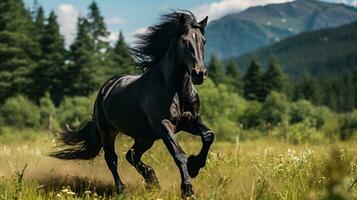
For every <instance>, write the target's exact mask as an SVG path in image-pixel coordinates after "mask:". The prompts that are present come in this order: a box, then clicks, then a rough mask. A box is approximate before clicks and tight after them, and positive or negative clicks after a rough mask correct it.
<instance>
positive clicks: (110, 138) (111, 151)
mask: <svg viewBox="0 0 357 200" xmlns="http://www.w3.org/2000/svg"><path fill="white" fill-rule="evenodd" d="M115 137H116V133H114V132H112V133H109V135H108V134H105V133H104V134H103V149H104V158H105V161H106V163H107V165H108V168H109V170H110V171H111V173H112V175H113V178H114V182H115V186H116V188H117V190H118V192H119V193H122V192H123V191H124V187H125V186H124V184H123V182H122V181H121V179H120V176H119V173H118V156H117V154H116V153H115Z"/></svg>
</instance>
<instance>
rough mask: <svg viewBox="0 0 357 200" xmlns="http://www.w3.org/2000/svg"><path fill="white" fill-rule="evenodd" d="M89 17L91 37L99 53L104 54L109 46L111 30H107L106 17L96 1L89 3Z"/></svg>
mask: <svg viewBox="0 0 357 200" xmlns="http://www.w3.org/2000/svg"><path fill="white" fill-rule="evenodd" d="M87 19H88V23H89V28H90V33H91V37H92V39H93V40H94V48H95V51H96V52H97V53H98V54H100V53H102V54H104V53H105V52H106V51H107V49H108V47H109V42H108V41H107V38H108V36H109V32H108V31H107V28H106V25H105V22H104V17H103V16H102V15H101V13H100V10H99V8H98V5H97V3H96V2H94V1H93V2H92V3H91V4H90V5H89V14H88V17H87ZM99 56H103V55H99Z"/></svg>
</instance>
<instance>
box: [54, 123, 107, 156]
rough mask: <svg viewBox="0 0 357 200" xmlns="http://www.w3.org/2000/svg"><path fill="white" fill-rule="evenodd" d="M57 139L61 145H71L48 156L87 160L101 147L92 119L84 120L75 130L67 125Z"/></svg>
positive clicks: (98, 134)
mask: <svg viewBox="0 0 357 200" xmlns="http://www.w3.org/2000/svg"><path fill="white" fill-rule="evenodd" d="M58 140H59V141H60V142H61V143H62V144H63V146H66V145H68V146H71V147H69V148H66V149H63V150H60V151H56V152H52V153H50V156H52V157H55V158H59V159H63V160H72V159H82V160H89V159H91V158H94V157H96V156H97V155H98V154H99V151H100V150H101V149H102V142H101V137H100V133H99V130H98V128H97V126H96V124H95V122H94V121H93V120H91V121H88V122H86V123H85V124H83V125H82V126H81V127H79V128H78V129H76V130H72V129H70V128H68V127H67V128H66V129H65V130H64V131H63V132H60V134H59V136H58Z"/></svg>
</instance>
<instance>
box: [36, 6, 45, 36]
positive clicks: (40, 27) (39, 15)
mask: <svg viewBox="0 0 357 200" xmlns="http://www.w3.org/2000/svg"><path fill="white" fill-rule="evenodd" d="M34 24H35V26H34V37H36V38H38V40H40V38H41V37H42V35H43V34H44V31H45V11H44V10H43V8H42V7H41V6H40V7H38V8H37V11H36V15H35V20H34Z"/></svg>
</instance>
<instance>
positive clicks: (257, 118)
mask: <svg viewBox="0 0 357 200" xmlns="http://www.w3.org/2000/svg"><path fill="white" fill-rule="evenodd" d="M261 107H262V106H261V104H260V103H259V102H257V101H251V102H249V104H248V106H247V107H246V108H245V110H244V112H243V114H242V115H241V116H240V117H239V121H240V122H241V124H242V126H243V128H245V129H249V128H253V127H257V126H259V125H260V124H261V123H262V119H261Z"/></svg>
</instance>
